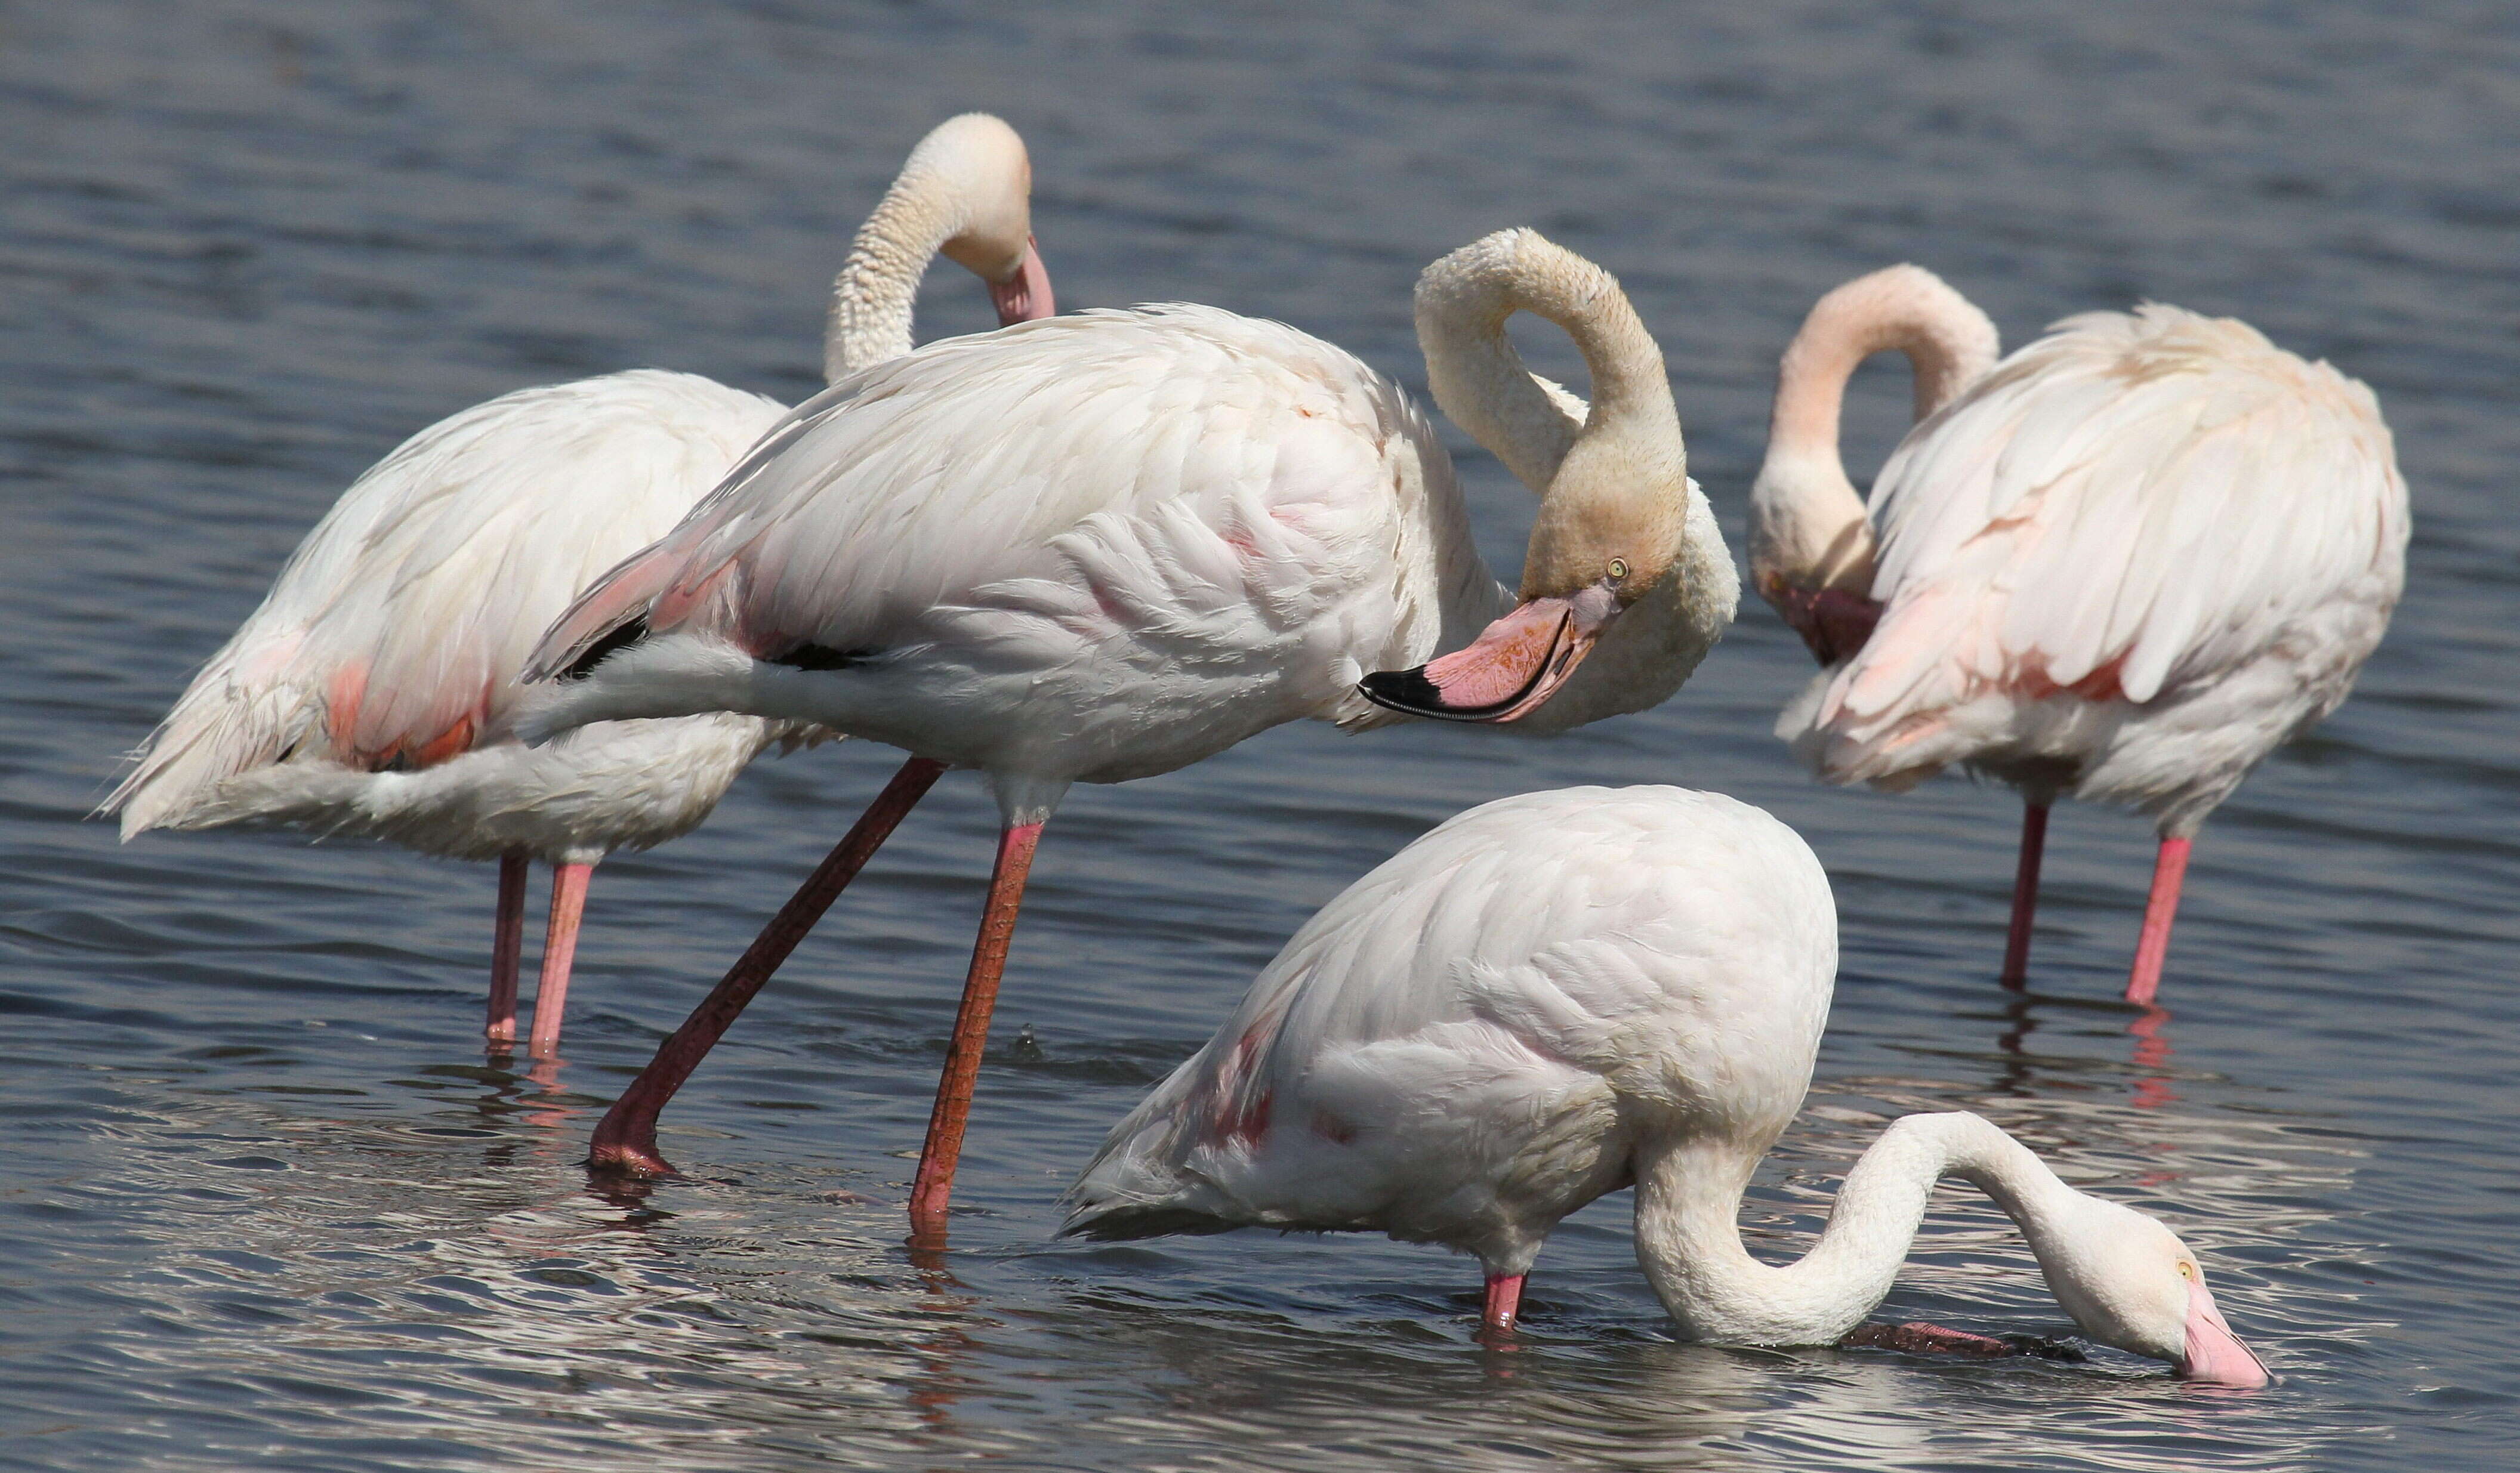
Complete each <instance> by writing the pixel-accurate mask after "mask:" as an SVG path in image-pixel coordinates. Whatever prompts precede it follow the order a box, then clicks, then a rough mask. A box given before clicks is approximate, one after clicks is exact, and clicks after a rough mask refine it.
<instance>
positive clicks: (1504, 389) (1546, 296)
mask: <svg viewBox="0 0 2520 1473" xmlns="http://www.w3.org/2000/svg"><path fill="white" fill-rule="evenodd" d="M1516 312H1529V313H1531V314H1532V315H1534V316H1536V317H1540V318H1544V319H1546V320H1548V321H1549V322H1552V323H1554V324H1556V325H1557V326H1558V327H1559V328H1560V329H1562V330H1564V332H1565V333H1566V335H1568V336H1569V337H1571V338H1573V339H1574V341H1575V347H1576V350H1577V351H1579V352H1581V353H1582V354H1583V355H1584V368H1585V371H1586V372H1587V373H1588V374H1589V375H1591V377H1592V380H1593V382H1592V394H1593V400H1592V403H1591V405H1590V406H1589V408H1588V406H1587V405H1586V404H1585V402H1584V401H1583V400H1582V399H1579V398H1577V397H1576V396H1575V395H1573V394H1571V393H1568V392H1567V391H1566V390H1564V389H1562V388H1560V387H1558V386H1557V385H1556V384H1554V383H1552V382H1550V381H1549V380H1548V379H1542V378H1540V377H1539V376H1537V375H1535V374H1533V373H1532V372H1531V371H1530V370H1529V369H1528V368H1527V367H1526V366H1525V365H1524V364H1523V361H1522V355H1521V354H1520V353H1519V352H1517V351H1515V349H1514V346H1513V340H1512V339H1511V338H1509V337H1508V336H1507V335H1506V331H1505V325H1506V319H1508V318H1509V317H1511V316H1512V315H1513V314H1514V313H1516ZM1417 317H1418V347H1419V349H1420V350H1421V351H1422V352H1423V353H1424V354H1425V357H1426V382H1427V387H1428V388H1429V389H1431V390H1432V391H1433V393H1434V396H1435V403H1436V405H1437V406H1438V407H1439V408H1441V409H1442V410H1443V411H1444V413H1445V415H1446V416H1447V417H1449V418H1450V419H1451V420H1452V421H1453V423H1454V424H1459V425H1461V426H1462V428H1463V430H1465V431H1467V432H1468V434H1469V436H1470V438H1472V439H1474V440H1476V441H1478V442H1479V444H1480V445H1481V446H1483V447H1485V448H1486V449H1487V450H1488V451H1489V452H1490V453H1491V454H1493V455H1495V456H1496V458H1497V459H1498V460H1500V461H1503V462H1504V463H1505V466H1506V469H1508V470H1511V471H1512V472H1513V474H1514V476H1515V478H1516V479H1518V480H1520V481H1521V482H1522V483H1523V484H1524V485H1526V486H1528V487H1530V488H1531V490H1532V493H1533V494H1534V495H1537V496H1542V497H1546V496H1547V495H1548V494H1549V488H1550V484H1551V482H1552V481H1553V479H1554V478H1555V477H1556V474H1557V470H1558V468H1559V466H1560V465H1562V464H1563V463H1564V461H1565V459H1566V455H1567V452H1568V451H1570V450H1572V449H1573V448H1574V445H1575V442H1576V440H1577V439H1578V438H1580V437H1582V436H1584V435H1587V434H1591V433H1597V432H1617V431H1620V430H1633V431H1642V432H1645V433H1653V432H1656V431H1661V432H1667V433H1668V434H1669V435H1670V436H1671V437H1672V440H1673V442H1674V443H1675V444H1677V443H1678V442H1679V438H1680V416H1679V413H1678V411H1676V410H1675V409H1674V408H1673V407H1672V399H1671V385H1670V383H1669V381H1668V380H1667V379H1664V377H1663V363H1662V350H1661V349H1660V348H1659V347H1657V346H1656V345H1655V343H1654V340H1653V337H1652V336H1651V335H1649V334H1647V333H1646V332H1645V329H1644V324H1643V322H1642V321H1640V320H1639V319H1638V317H1637V314H1636V310H1635V309H1634V308H1633V307H1631V306H1630V305H1629V304H1628V299H1627V296H1626V294H1625V293H1623V292H1622V291H1620V290H1619V284H1618V283H1617V281H1615V280H1614V279H1612V277H1611V276H1610V274H1609V273H1608V272H1606V271H1603V270H1602V269H1601V268H1599V267H1598V266H1596V265H1594V264H1593V263H1592V262H1590V261H1587V260H1584V259H1583V258H1582V257H1580V256H1577V255H1575V254H1573V253H1572V252H1569V251H1566V250H1562V249H1560V248H1558V247H1557V246H1553V245H1551V244H1550V243H1549V242H1547V241H1546V240H1544V239H1542V238H1541V237H1540V236H1538V235H1537V234H1535V233H1533V232H1530V231H1505V232H1501V233H1499V234H1498V235H1496V236H1491V237H1489V238H1488V239H1487V240H1485V241H1481V242H1479V243H1478V244H1477V245H1476V246H1470V247H1466V248H1464V249H1462V250H1458V251H1455V252H1454V253H1453V254H1451V255H1449V256H1446V257H1445V258H1444V259H1443V260H1441V261H1439V262H1437V263H1436V264H1435V265H1434V266H1432V267H1429V268H1428V269H1427V271H1426V273H1425V275H1424V276H1422V277H1421V278H1419V280H1418V297H1417Z"/></svg>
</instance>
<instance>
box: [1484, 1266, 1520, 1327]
mask: <svg viewBox="0 0 2520 1473" xmlns="http://www.w3.org/2000/svg"><path fill="white" fill-rule="evenodd" d="M1522 1279H1523V1275H1522V1274H1519V1273H1491V1274H1489V1275H1488V1302H1487V1306H1486V1308H1485V1309H1484V1310H1482V1311H1481V1312H1480V1315H1479V1323H1480V1326H1481V1327H1482V1328H1485V1329H1490V1330H1509V1329H1512V1328H1513V1320H1514V1317H1515V1316H1516V1315H1519V1314H1520V1313H1522Z"/></svg>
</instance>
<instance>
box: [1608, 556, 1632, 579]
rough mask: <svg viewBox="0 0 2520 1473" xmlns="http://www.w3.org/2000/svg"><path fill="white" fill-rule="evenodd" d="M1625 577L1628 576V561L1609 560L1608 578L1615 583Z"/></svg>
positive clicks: (1623, 559)
mask: <svg viewBox="0 0 2520 1473" xmlns="http://www.w3.org/2000/svg"><path fill="white" fill-rule="evenodd" d="M1627 575H1628V559H1626V558H1611V559H1610V577H1611V579H1612V580H1613V581H1615V580H1617V579H1620V578H1624V577H1626V576H1627Z"/></svg>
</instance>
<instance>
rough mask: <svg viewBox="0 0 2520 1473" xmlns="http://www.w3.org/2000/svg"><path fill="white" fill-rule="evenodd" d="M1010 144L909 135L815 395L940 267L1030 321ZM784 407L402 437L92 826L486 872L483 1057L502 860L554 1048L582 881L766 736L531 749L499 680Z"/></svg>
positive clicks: (904, 342)
mask: <svg viewBox="0 0 2520 1473" xmlns="http://www.w3.org/2000/svg"><path fill="white" fill-rule="evenodd" d="M1030 188H1031V165H1030V163H1029V162H1028V160H1027V159H1026V157H1025V154H1024V148H1023V143H1022V140H1021V139H1019V138H1017V137H1016V136H1015V133H1014V130H1013V129H1012V128H1010V127H1008V126H1007V125H1006V124H1005V123H1003V122H1001V121H999V120H998V119H996V118H994V117H990V116H987V115H985V114H981V113H969V114H966V115H964V116H961V117H957V118H954V119H952V120H950V121H948V122H946V123H944V124H942V125H940V126H938V127H937V128H936V129H935V130H934V131H932V132H930V133H929V134H928V135H927V136H926V137H925V138H924V139H922V140H921V141H920V143H919V146H918V147H917V148H916V149H914V150H913V151H912V153H911V155H910V158H909V161H908V162H907V163H906V164H904V166H903V168H902V171H901V174H900V177H899V178H897V179H896V180H894V182H893V185H892V188H891V189H890V190H889V191H887V192H886V194H885V196H884V198H883V201H882V202H881V203H880V204H879V205H878V206H877V209H876V211H875V213H874V214H873V215H872V216H871V217H869V219H868V220H867V222H866V224H865V226H864V227H862V228H861V229H860V230H859V232H858V236H857V240H856V242H855V244H854V245H853V246H852V247H851V250H850V253H849V258H848V261H847V264H846V266H845V267H844V268H843V269H842V270H841V272H840V274H839V277H838V279H837V281H836V282H835V283H834V284H833V287H832V317H831V331H830V337H829V340H828V342H827V344H826V356H827V360H828V365H829V368H830V370H831V372H832V374H834V375H841V374H845V373H847V372H850V371H852V370H855V369H858V368H862V367H864V366H866V365H867V364H870V363H875V362H879V361H881V360H882V359H884V358H887V357H892V356H895V355H898V354H900V353H904V352H907V351H909V349H910V322H911V306H912V300H913V298H914V296H915V294H916V293H917V290H918V287H919V281H920V278H921V276H922V274H923V273H924V271H925V270H926V267H927V263H928V260H929V258H930V256H931V255H933V254H934V253H936V252H937V251H938V250H940V249H941V250H942V251H943V252H944V253H945V254H946V255H947V256H949V257H951V258H952V259H954V260H956V261H958V262H961V263H962V264H964V265H966V266H967V267H968V268H969V269H970V270H972V271H973V272H974V273H976V274H977V275H979V276H980V277H981V278H982V279H983V280H984V281H986V282H987V283H988V284H989V291H990V295H991V298H992V299H993V300H994V301H995V302H996V304H997V306H998V310H999V313H1000V315H1001V317H1002V318H1004V319H1006V320H1009V321H1014V320H1021V319H1023V318H1026V317H1030V316H1034V315H1039V314H1043V313H1047V312H1048V311H1050V310H1051V295H1050V284H1049V280H1048V277H1047V275H1046V274H1045V273H1044V272H1043V270H1042V266H1041V260H1040V257H1039V255H1037V254H1036V253H1035V252H1034V251H1033V249H1032V246H1031V237H1030V226H1029V217H1030V205H1029V197H1030ZM785 413H786V411H785V410H784V409H783V408H782V407H781V406H780V405H779V404H778V403H776V402H775V401H772V400H770V399H765V398H763V397H761V396H760V395H758V394H749V393H745V392H743V391H742V390H740V389H733V388H728V387H726V386H725V385H723V384H719V383H716V382H714V381H712V380H710V379H703V378H699V377H697V376H695V375H691V374H672V373H663V372H659V371H656V370H644V369H643V370H636V371H633V372H630V373H622V374H613V375H609V376H607V377H605V378H600V379H580V380H578V381H576V382H573V383H561V384H553V385H549V386H546V387H540V388H526V389H518V390H517V391H516V392H514V393H510V394H504V395H501V396H500V397H499V398H496V399H493V400H490V401H489V402H487V403H485V404H479V405H475V406H474V407H472V408H471V409H468V410H465V411H463V412H462V413H460V414H456V415H453V416H451V417H449V418H447V419H445V420H441V421H439V422H438V423H437V424H432V425H430V426H429V427H428V428H427V429H424V430H422V431H421V432H420V433H418V434H416V435H414V436H412V437H411V438H410V439H409V440H407V441H405V442H404V443H403V444H402V445H401V446H400V447H398V448H397V449H395V450H394V452H393V453H392V454H390V455H388V456H386V457H385V458H384V459H383V460H382V461H381V462H379V463H378V464H377V465H376V467H375V468H374V469H370V470H369V471H368V472H367V473H366V474H365V475H362V476H361V477H360V478H359V479H358V480H357V481H356V482H354V483H353V484H352V485H351V486H350V488H349V489H348V490H347V491H345V492H343V493H342V494H341V499H340V500H339V501H338V502H337V503H335V505H334V507H333V510H332V511H331V512H330V513H327V514H326V515H325V517H324V519H323V520H322V521H321V522H318V523H317V524H316V526H315V529H314V530H313V531H312V532H310V533H308V534H307V537H306V540H305V541H304V542H302V543H300V544H299V545H298V548H297V551H296V552H295V553H294V554H293V555H292V556H291V558H290V560H289V562H288V565H287V566H285V567H284V568H282V569H281V573H280V577H279V578H278V580H277V581H276V582H274V583H273V585H272V589H271V593H270V594H269V595H268V596H267V597H266V598H265V599H264V600H263V603H262V606H261V607H260V608H258V609H256V610H255V611H254V613H253V615H252V616H251V617H250V618H248V619H247V620H246V622H245V624H244V626H243V627H242V628H240V629H239V630H238V631H237V632H236V634H235V635H234V636H233V637H232V638H230V639H229V641H228V643H227V644H226V646H225V647H222V648H221V649H220V650H219V652H218V653H217V654H215V655H213V656H211V658H210V662H209V664H208V665H207V666H206V667H204V668H203V671H202V673H201V674H200V675H199V676H197V677H195V678H194V680H193V683H192V685H191V687H190V688H189V689H187V690H186V691H185V692H184V694H183V695H182V697H181V698H179V699H178V700H177V701H176V702H175V707H174V709H173V710H172V711H171V712H170V713H168V715H167V717H166V720H165V721H164V723H163V724H161V725H160V726H159V727H158V730H157V732H156V733H155V734H154V735H152V736H151V737H150V738H149V740H148V741H147V743H146V744H144V745H143V746H142V748H141V750H140V752H139V754H138V767H137V768H136V769H135V770H134V771H133V772H132V773H131V774H130V775H129V776H128V777H127V778H125V779H124V781H123V782H122V784H121V785H120V786H119V787H117V788H116V789H115V790H114V792H113V794H112V796H111V797H110V798H108V799H107V800H106V803H105V805H104V810H103V811H106V812H112V811H115V810H119V811H120V813H121V815H122V836H123V838H125V839H129V838H131V837H132V836H133V835H135V834H138V833H142V832H144V831H146V830H148V829H152V828H210V827H218V826H225V825H230V824H241V823H272V824H285V825H292V826H299V827H304V828H311V829H313V830H315V831H317V832H318V833H322V834H330V833H354V834H364V835H370V836H374V837H379V838H385V839H390V840H393V841H395V842H397V843H400V844H404V845H406V846H408V847H410V848H414V849H418V850H422V851H424V852H426V853H429V854H443V855H450V856H453V857H455V858H459V859H493V858H495V859H497V860H498V861H499V913H498V928H497V933H496V941H495V945H494V949H493V956H492V962H491V988H490V1007H489V1022H488V1027H487V1032H488V1036H489V1037H490V1039H491V1040H492V1041H493V1042H497V1043H506V1042H510V1041H512V1040H514V1038H515V1037H516V997H517V954H518V951H519V945H520V940H521V933H522V931H523V922H524V900H525V878H526V865H527V863H528V861H529V860H532V859H540V860H542V861H544V862H545V863H546V864H549V865H550V866H551V867H552V905H551V921H550V927H549V931H548V935H547V939H546V940H545V943H544V947H543V959H542V974H541V981H540V984H539V990H538V991H537V993H536V995H535V1006H534V1020H533V1037H532V1040H531V1045H530V1047H531V1049H532V1050H533V1051H534V1052H536V1053H548V1052H550V1051H551V1050H552V1049H553V1048H554V1047H555V1046H556V1045H557V1044H558V1042H559V1038H560V1028H561V1019H562V1012H563V1009H564V1007H565V998H566V994H567V987H568V976H569V968H570V962H571V960H572V958H573V957H574V955H575V951H576V944H577V928H578V920H579V916H580V915H581V914H582V911H583V908H584V905H585V901H586V886H587V880H588V878H589V875H590V872H591V871H592V870H593V868H594V866H595V864H596V863H597V862H598V861H600V860H602V859H603V858H604V856H606V855H607V854H608V853H610V852H612V851H614V850H616V849H642V848H646V847H648V846H649V845H652V844H658V843H662V842H664V841H665V840H667V839H670V838H674V837H676V836H678V835H680V834H683V833H686V832H688V831H690V830H691V829H692V828H693V827H694V826H697V824H699V822H700V821H701V820H702V819H704V818H706V817H707V816H708V813H709V810H710V809H711V808H713V807H715V806H716V804H717V801H718V799H719V798H720V797H722V796H723V795H724V794H725V792H726V789H727V786H728V784H730V783H732V782H733V781H735V778H736V775H737V774H738V773H740V772H741V771H742V769H743V766H744V764H745V763H747V762H749V761H751V760H752V758H753V757H754V756H755V755H756V754H757V753H759V752H760V750H761V748H762V747H763V746H764V745H765V744H766V743H768V742H769V741H771V740H772V739H774V737H777V736H778V735H780V734H779V730H778V729H777V728H775V727H774V726H772V725H771V724H770V723H767V722H764V721H761V720H759V719H757V718H751V717H742V716H731V715H713V716H700V717H695V718H693V719H690V720H686V721H674V722H641V723H637V724H625V725H618V726H607V727H606V728H604V729H602V730H600V731H594V732H588V733H585V734H583V735H581V736H580V737H577V738H576V739H574V740H572V741H569V742H566V743H563V744H561V745H557V746H551V747H546V748H543V749H540V750H536V749H533V748H529V747H527V746H525V745H524V744H523V743H521V742H519V741H517V739H516V737H515V736H514V735H513V733H512V730H511V726H512V723H513V720H514V718H515V715H516V712H517V700H518V697H519V695H520V693H521V692H520V691H519V688H518V686H517V681H516V678H515V674H514V672H515V671H516V670H517V667H518V666H519V665H521V664H522V663H523V662H524V656H525V653H526V651H527V650H528V649H530V648H531V647H532V645H533V641H534V640H535V638H536V637H537V636H539V635H540V634H541V633H542V631H543V629H544V627H545V626H546V625H548V624H549V623H550V622H551V621H552V619H553V618H554V617H556V616H557V615H558V614H559V613H560V612H561V610H562V609H564V608H566V607H567V606H568V603H569V601H570V600H571V599H572V598H574V597H575V596H576V595H577V593H578V592H579V590H581V589H583V588H585V587H586V585H587V584H588V583H590V582H592V581H593V580H594V579H595V578H596V577H597V575H599V574H601V573H602V572H603V571H604V570H605V569H606V568H607V567H609V566H611V565H612V564H613V563H615V562H617V561H619V560H620V559H621V558H624V557H626V556H628V555H629V554H630V553H632V552H634V551H636V550H637V549H639V548H641V547H643V546H645V545H646V544H648V543H649V542H651V541H652V540H654V539H655V538H656V537H657V536H659V535H661V534H662V533H664V532H665V531H666V530H668V529H670V528H671V527H672V526H673V525H674V523H675V522H676V521H677V520H679V519H680V518H681V517H682V515H683V514H684V513H687V512H689V511H690V510H691V508H692V505H693V503H695V502H697V501H698V500H699V499H700V497H701V496H702V495H704V494H705V493H706V492H707V491H708V488H709V487H711V486H712V485H715V484H716V483H717V480H718V478H719V477H720V476H722V475H724V474H725V473H726V471H727V469H729V468H730V467H732V466H733V465H735V463H736V462H737V460H738V459H740V458H741V457H742V454H743V452H744V450H745V449H746V448H747V447H748V446H750V445H751V444H752V442H753V441H754V440H756V439H758V438H759V437H760V436H761V434H762V432H763V431H765V430H767V429H769V428H770V427H771V426H772V425H773V424H777V423H778V422H779V418H780V416H781V415H783V414H785Z"/></svg>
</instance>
